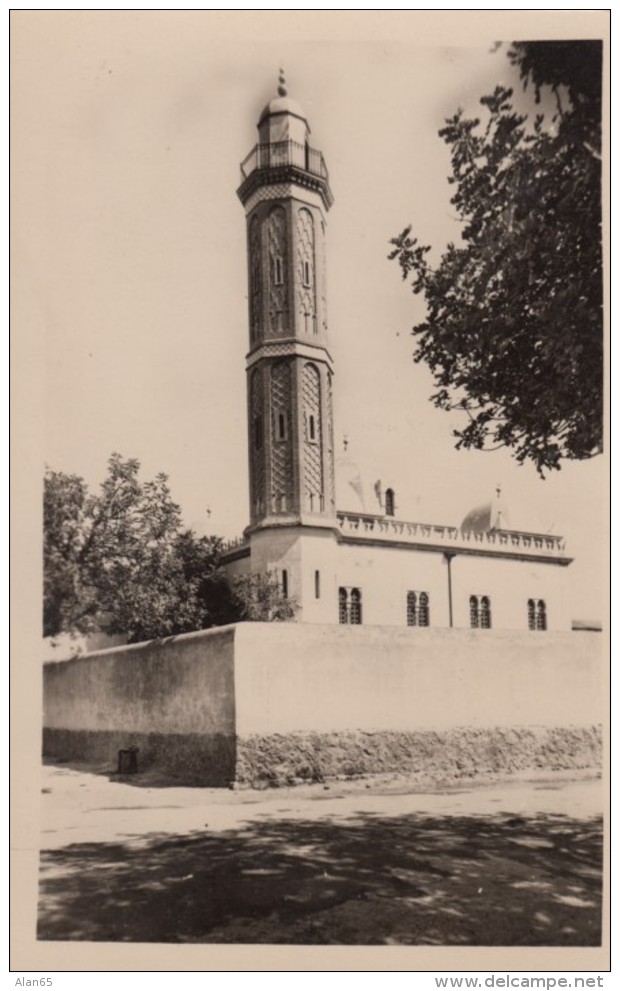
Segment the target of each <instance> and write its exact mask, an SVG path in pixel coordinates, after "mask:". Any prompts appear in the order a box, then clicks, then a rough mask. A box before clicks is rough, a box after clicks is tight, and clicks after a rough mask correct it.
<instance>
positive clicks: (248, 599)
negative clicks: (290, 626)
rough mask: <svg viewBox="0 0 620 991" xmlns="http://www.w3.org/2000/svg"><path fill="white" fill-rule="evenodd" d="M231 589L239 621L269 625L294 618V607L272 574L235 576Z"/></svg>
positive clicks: (293, 603) (257, 573)
mask: <svg viewBox="0 0 620 991" xmlns="http://www.w3.org/2000/svg"><path fill="white" fill-rule="evenodd" d="M232 589H233V593H234V596H235V600H236V604H237V607H238V610H239V619H240V620H250V621H252V622H263V623H273V622H285V621H286V620H290V619H294V618H295V609H296V607H297V603H296V602H295V600H294V599H292V598H289V597H288V596H286V595H285V594H284V592H283V591H282V587H281V585H280V582H279V581H278V578H277V575H276V574H274V573H273V572H270V571H268V572H263V573H259V572H256V573H254V574H249V575H238V576H237V577H236V578H234V579H233V581H232Z"/></svg>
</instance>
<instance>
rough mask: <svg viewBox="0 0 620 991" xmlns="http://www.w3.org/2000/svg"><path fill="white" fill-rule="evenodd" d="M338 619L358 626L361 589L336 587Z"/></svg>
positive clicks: (360, 611)
mask: <svg viewBox="0 0 620 991" xmlns="http://www.w3.org/2000/svg"><path fill="white" fill-rule="evenodd" d="M338 621H339V622H340V623H351V624H352V625H353V626H359V625H360V624H361V622H362V590H361V589H359V588H339V589H338Z"/></svg>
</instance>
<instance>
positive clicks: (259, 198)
mask: <svg viewBox="0 0 620 991" xmlns="http://www.w3.org/2000/svg"><path fill="white" fill-rule="evenodd" d="M241 177H242V182H241V186H240V187H239V189H238V196H239V198H240V200H241V202H242V204H243V206H244V208H245V213H246V220H247V250H248V301H249V353H248V356H247V375H248V380H247V383H248V440H249V464H250V526H249V527H248V529H247V531H246V533H247V534H249V536H250V538H251V545H252V570H258V568H257V559H259V558H260V559H263V562H264V563H269V560H268V557H269V556H268V555H267V554H263V553H256V552H258V550H259V544H262V545H264V544H265V541H264V540H258V539H257V538H258V537H259V534H260V533H261V532H263V531H269V533H270V535H271V538H270V540H271V546H272V547H273V546H274V540H275V541H276V542H279V544H282V543H283V540H284V538H285V532H284V531H287V532H288V536H289V538H291V539H292V538H293V531H292V530H291V528H294V531H295V532H296V535H297V536H300V528H303V531H304V533H306V534H307V533H308V531H307V530H306V528H311V529H312V531H313V532H316V531H317V529H319V530H320V529H323V530H329V531H332V532H333V528H334V527H335V526H336V506H335V491H334V445H333V417H332V375H333V364H332V358H331V355H330V353H329V349H328V348H329V345H328V333H327V309H326V298H325V297H326V289H325V226H326V215H327V211H328V210H329V208H330V206H331V204H332V202H333V197H332V193H331V190H330V186H329V177H328V173H327V168H326V166H325V161H324V159H323V155H322V154H321V152H320V151H317V150H316V149H315V148H312V147H311V145H310V127H309V125H308V122H307V120H306V117H305V115H304V113H303V111H302V109H301V108H300V106H299V105H298V104H297V103H296V102H295V101H294V100H292V99H291V98H290V97H289V96H288V95H287V89H286V84H285V80H284V74H283V72H282V71H280V77H279V86H278V95H277V96H276V97H275V98H274V99H272V100H270V102H269V103H268V104H267V106H266V107H265V109H264V110H263V112H262V114H261V116H260V120H259V122H258V144H257V145H255V147H254V148H253V149H252V151H251V152H250V154H249V155H248V156H247V157H246V159H245V160H244V161H243V163H242V165H241ZM275 530H280V531H281V532H280V533H279V534H277V533H274V531H275ZM266 537H267V533H266V532H265V538H266ZM297 556H298V555H297ZM271 563H273V561H271ZM289 563H290V562H289ZM287 578H288V572H287ZM297 592H298V594H299V592H300V590H299V589H297Z"/></svg>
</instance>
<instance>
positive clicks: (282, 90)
mask: <svg viewBox="0 0 620 991" xmlns="http://www.w3.org/2000/svg"><path fill="white" fill-rule="evenodd" d="M286 95H287V89H286V79H285V76H284V69H280V73H279V75H278V96H286Z"/></svg>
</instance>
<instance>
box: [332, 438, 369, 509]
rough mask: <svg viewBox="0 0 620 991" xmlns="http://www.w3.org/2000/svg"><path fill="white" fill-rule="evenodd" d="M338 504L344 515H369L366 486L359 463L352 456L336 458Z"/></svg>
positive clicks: (345, 455)
mask: <svg viewBox="0 0 620 991" xmlns="http://www.w3.org/2000/svg"><path fill="white" fill-rule="evenodd" d="M335 468H336V502H337V508H338V510H339V511H340V512H343V513H367V512H368V509H367V507H366V493H365V485H364V481H363V479H362V473H361V471H360V467H359V465H358V463H357V462H356V461H355V459H354V458H352V457H351V455H349V454H347V453H346V452H345V453H344V454H340V455H338V456H337V457H336V465H335Z"/></svg>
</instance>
